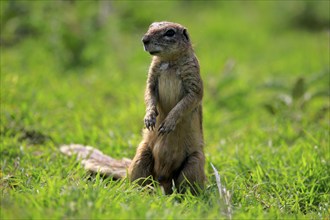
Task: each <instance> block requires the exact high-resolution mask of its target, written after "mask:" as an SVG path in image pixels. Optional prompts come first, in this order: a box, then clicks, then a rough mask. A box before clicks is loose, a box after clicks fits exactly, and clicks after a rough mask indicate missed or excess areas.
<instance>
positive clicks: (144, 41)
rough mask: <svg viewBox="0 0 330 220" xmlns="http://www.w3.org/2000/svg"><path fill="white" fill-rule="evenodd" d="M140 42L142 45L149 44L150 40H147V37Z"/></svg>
mask: <svg viewBox="0 0 330 220" xmlns="http://www.w3.org/2000/svg"><path fill="white" fill-rule="evenodd" d="M142 42H143V44H145V45H146V44H149V43H150V39H149V38H148V36H144V37H143V38H142Z"/></svg>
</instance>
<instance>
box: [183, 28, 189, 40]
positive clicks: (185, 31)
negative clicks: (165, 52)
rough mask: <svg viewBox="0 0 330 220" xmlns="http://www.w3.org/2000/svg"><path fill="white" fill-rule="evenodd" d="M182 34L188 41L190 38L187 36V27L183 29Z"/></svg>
mask: <svg viewBox="0 0 330 220" xmlns="http://www.w3.org/2000/svg"><path fill="white" fill-rule="evenodd" d="M182 33H183V36H184V37H185V39H186V40H187V41H188V42H189V41H190V38H189V34H188V31H187V29H185V28H184V29H183V32H182Z"/></svg>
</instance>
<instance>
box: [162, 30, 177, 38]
mask: <svg viewBox="0 0 330 220" xmlns="http://www.w3.org/2000/svg"><path fill="white" fill-rule="evenodd" d="M174 34H175V31H174V30H173V29H170V30H168V31H166V33H165V34H164V36H166V37H173V36H174Z"/></svg>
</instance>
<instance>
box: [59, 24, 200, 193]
mask: <svg viewBox="0 0 330 220" xmlns="http://www.w3.org/2000/svg"><path fill="white" fill-rule="evenodd" d="M142 42H143V44H144V49H145V51H147V52H149V53H150V54H151V55H152V56H153V58H152V62H151V65H150V68H149V73H148V80H147V86H146V91H145V103H146V115H145V117H144V123H145V126H146V128H147V129H145V131H144V134H143V140H142V142H141V143H140V145H139V146H138V148H137V151H136V155H135V157H134V158H133V160H132V161H127V160H123V161H117V160H113V159H112V158H110V157H107V156H105V155H102V159H100V154H96V156H94V157H93V155H91V157H90V159H89V160H84V163H85V168H86V169H89V170H92V171H100V172H102V171H103V173H105V174H108V175H113V176H115V177H118V178H120V177H121V176H123V174H122V173H123V172H122V170H123V168H124V167H127V166H129V168H128V177H129V179H130V180H131V181H135V180H137V181H138V183H139V184H141V185H145V184H149V183H150V182H151V181H150V179H149V180H148V179H146V178H148V177H150V176H151V177H153V179H154V180H156V181H158V182H159V184H160V185H161V186H162V187H163V189H164V191H165V193H166V194H170V193H172V190H173V187H174V186H175V187H176V188H177V189H178V191H179V192H184V191H185V190H186V189H187V188H188V187H189V188H190V189H191V191H192V192H193V193H197V192H198V188H203V186H204V182H205V173H204V163H205V157H204V152H203V145H204V141H203V127H202V97H203V82H202V79H201V77H200V70H199V63H198V60H197V58H196V56H195V54H194V51H193V48H192V45H191V42H190V38H189V35H188V32H187V29H186V28H185V27H183V26H182V25H180V24H177V23H172V22H155V23H152V24H151V25H150V27H149V30H148V31H147V33H146V34H145V35H144V37H143V38H142ZM72 146H73V147H72ZM72 146H71V147H70V146H64V147H62V148H61V150H62V152H68V150H69V149H70V150H71V151H75V152H76V153H78V155H79V154H80V157H81V158H84V159H86V158H85V157H83V156H82V154H81V152H82V151H83V150H82V149H84V147H82V146H77V145H72ZM74 148H75V149H76V150H74ZM104 158H105V159H104ZM109 158H110V159H109ZM114 161H116V163H114ZM100 164H101V165H100ZM104 164H106V165H104ZM111 164H114V165H111ZM116 168H117V173H116V172H115V171H116ZM118 170H119V171H118ZM114 173H116V174H117V175H114ZM118 173H119V174H118ZM173 184H174V186H173Z"/></svg>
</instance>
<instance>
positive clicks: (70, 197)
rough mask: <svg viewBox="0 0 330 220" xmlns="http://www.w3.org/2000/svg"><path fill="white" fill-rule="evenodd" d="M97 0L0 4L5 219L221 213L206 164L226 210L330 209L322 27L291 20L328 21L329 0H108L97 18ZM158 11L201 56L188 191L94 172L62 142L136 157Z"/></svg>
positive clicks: (306, 212)
mask: <svg viewBox="0 0 330 220" xmlns="http://www.w3.org/2000/svg"><path fill="white" fill-rule="evenodd" d="M98 4H99V3H97V4H96V3H95V4H94V3H93V4H92V3H91V2H88V1H83V2H79V3H73V4H71V3H68V2H60V1H56V2H55V1H54V2H52V3H49V2H48V3H44V2H43V1H39V2H38V1H35V2H33V3H32V2H29V1H20V2H16V4H15V3H13V4H11V3H10V1H8V2H7V1H1V20H2V26H1V42H2V43H1V136H0V137H1V151H0V153H1V173H0V175H1V181H0V189H1V207H0V208H1V210H0V217H1V219H17V218H24V219H25V218H27V219H38V218H54V219H63V218H100V219H101V218H103V219H131V218H136V219H137V218H140V219H153V218H157V219H158V218H163V219H218V218H226V217H227V216H226V215H225V214H224V213H223V210H224V207H223V203H222V202H221V199H220V197H219V193H218V189H217V185H216V181H215V177H214V174H213V170H212V168H211V165H210V163H212V164H214V166H215V167H216V168H217V169H218V171H219V174H220V176H221V180H222V183H223V184H224V185H225V186H226V188H227V190H229V191H230V193H231V195H232V199H231V206H232V209H233V218H234V219H276V218H281V219H283V218H296V219H328V218H329V217H330V214H329V213H330V204H329V201H330V196H329V193H330V175H329V173H330V162H329V161H330V149H329V120H330V117H329V116H330V115H329V114H330V113H329V108H330V106H329V58H330V57H329V30H324V28H319V29H317V30H315V29H313V28H312V29H311V28H310V27H309V26H308V25H307V26H304V24H305V23H303V21H301V20H299V16H300V17H301V16H303V17H307V18H310V20H313V21H314V22H315V26H316V27H318V25H322V22H321V21H324V20H325V21H326V22H329V14H328V10H327V9H328V8H329V2H327V1H316V3H314V4H313V3H311V4H312V6H313V7H311V6H308V7H306V8H308V9H309V10H311V11H308V13H307V12H305V11H304V10H303V9H304V7H305V6H306V4H307V3H306V2H299V1H298V2H297V1H292V2H280V3H277V2H275V1H274V2H232V3H231V2H226V1H219V2H207V3H201V2H198V1H193V2H189V3H188V2H185V1H182V2H166V1H164V2H150V1H139V2H135V3H134V2H132V1H114V2H111V4H110V13H109V15H108V17H107V18H105V20H103V21H105V22H102V19H101V21H100V20H98V19H99V18H98V15H99V13H100V7H99V5H98ZM102 7H103V8H105V7H106V5H103V6H102ZM102 7H101V8H102ZM151 9H152V10H151ZM15 12H16V14H15ZM59 14H61V16H59ZM308 16H310V17H308ZM160 20H170V21H175V22H179V23H182V24H184V25H185V26H187V27H188V30H189V33H190V35H191V38H192V40H193V42H194V45H195V51H196V53H197V56H198V57H199V60H200V64H201V74H202V77H203V80H204V85H205V97H204V133H205V134H204V135H205V154H206V159H207V161H206V167H205V168H206V172H207V175H208V187H207V189H205V190H204V191H203V192H202V194H201V195H200V196H197V197H195V196H192V195H190V194H186V195H179V194H173V195H170V196H164V195H162V193H161V190H160V189H156V190H155V191H153V192H150V190H145V189H140V188H138V187H136V186H134V184H131V183H129V182H128V181H127V180H122V181H112V180H111V179H102V178H100V177H99V176H96V177H92V178H90V177H89V176H88V175H87V174H86V173H85V172H84V170H83V168H82V167H80V165H79V163H77V162H76V161H75V158H67V157H65V156H63V155H62V154H61V153H60V152H59V151H58V148H59V146H60V145H61V144H69V143H80V144H85V145H91V146H94V147H96V148H98V149H100V150H102V151H103V152H104V153H106V154H108V155H111V156H113V157H117V158H121V157H129V158H132V157H133V156H134V153H135V148H136V146H137V145H138V144H139V141H140V140H141V130H142V128H143V117H144V108H145V106H144V103H143V93H144V87H145V81H146V73H147V69H148V65H149V62H150V57H149V55H148V54H147V53H145V52H144V51H143V48H142V45H141V42H140V39H141V36H142V35H143V33H144V32H145V31H146V29H147V27H148V25H149V24H150V23H151V22H152V21H160ZM301 22H302V23H301ZM298 24H299V25H298ZM327 24H329V23H327ZM81 48H83V50H81V51H80V49H81ZM299 78H301V79H302V80H299ZM308 97H310V98H308ZM288 100H289V102H288Z"/></svg>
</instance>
